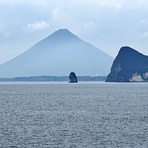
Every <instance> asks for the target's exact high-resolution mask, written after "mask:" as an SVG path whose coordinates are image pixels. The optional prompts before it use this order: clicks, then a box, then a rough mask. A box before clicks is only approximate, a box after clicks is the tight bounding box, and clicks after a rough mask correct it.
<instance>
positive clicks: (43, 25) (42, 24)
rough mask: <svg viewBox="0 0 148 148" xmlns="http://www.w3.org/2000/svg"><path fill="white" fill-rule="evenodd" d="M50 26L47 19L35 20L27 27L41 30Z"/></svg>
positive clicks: (32, 29) (31, 29) (30, 29)
mask: <svg viewBox="0 0 148 148" xmlns="http://www.w3.org/2000/svg"><path fill="white" fill-rule="evenodd" d="M47 28H49V24H48V23H47V22H45V21H35V22H34V23H30V24H28V25H27V26H26V27H25V29H27V30H29V31H40V30H44V29H47Z"/></svg>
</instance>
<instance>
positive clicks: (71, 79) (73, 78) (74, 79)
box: [69, 72, 78, 83]
mask: <svg viewBox="0 0 148 148" xmlns="http://www.w3.org/2000/svg"><path fill="white" fill-rule="evenodd" d="M69 83H78V79H77V76H76V74H75V73H74V72H71V73H70V74H69Z"/></svg>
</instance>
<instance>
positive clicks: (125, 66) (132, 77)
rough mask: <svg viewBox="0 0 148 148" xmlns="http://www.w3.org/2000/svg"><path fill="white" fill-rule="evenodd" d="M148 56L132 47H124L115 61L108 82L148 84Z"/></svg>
mask: <svg viewBox="0 0 148 148" xmlns="http://www.w3.org/2000/svg"><path fill="white" fill-rule="evenodd" d="M147 81H148V56H146V55H143V54H141V53H139V52H138V51H136V50H134V49H132V48H130V47H127V46H125V47H122V48H121V49H120V51H119V53H118V55H117V57H116V58H115V60H114V61H113V64H112V67H111V72H110V73H109V75H108V76H107V79H106V82H147Z"/></svg>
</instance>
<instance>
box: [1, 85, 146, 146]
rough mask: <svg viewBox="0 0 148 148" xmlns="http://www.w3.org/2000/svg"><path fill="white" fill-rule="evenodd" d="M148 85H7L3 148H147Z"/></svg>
mask: <svg viewBox="0 0 148 148" xmlns="http://www.w3.org/2000/svg"><path fill="white" fill-rule="evenodd" d="M147 90H148V83H122V84H121V83H78V84H68V83H1V84H0V147H2V148H10V147H13V148H26V147H27V148H74V147H76V148H82V147H85V148H116V147H120V148H130V147H132V148H146V147H148V99H147V96H148V91H147Z"/></svg>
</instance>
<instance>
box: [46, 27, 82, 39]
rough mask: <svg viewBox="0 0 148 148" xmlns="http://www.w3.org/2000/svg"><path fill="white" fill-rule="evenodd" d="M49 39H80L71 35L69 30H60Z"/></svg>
mask: <svg viewBox="0 0 148 148" xmlns="http://www.w3.org/2000/svg"><path fill="white" fill-rule="evenodd" d="M49 37H50V38H52V39H56V40H67V39H68V40H69V39H70V40H71V39H79V38H78V37H77V36H76V35H74V34H73V33H71V32H70V31H69V30H68V29H59V30H57V31H55V32H54V33H52V34H51V35H50V36H49Z"/></svg>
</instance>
